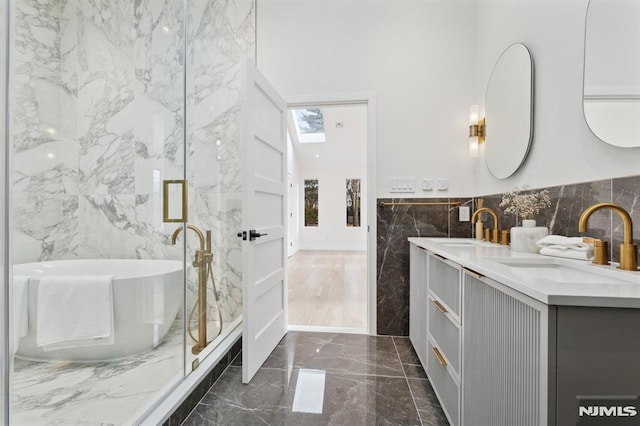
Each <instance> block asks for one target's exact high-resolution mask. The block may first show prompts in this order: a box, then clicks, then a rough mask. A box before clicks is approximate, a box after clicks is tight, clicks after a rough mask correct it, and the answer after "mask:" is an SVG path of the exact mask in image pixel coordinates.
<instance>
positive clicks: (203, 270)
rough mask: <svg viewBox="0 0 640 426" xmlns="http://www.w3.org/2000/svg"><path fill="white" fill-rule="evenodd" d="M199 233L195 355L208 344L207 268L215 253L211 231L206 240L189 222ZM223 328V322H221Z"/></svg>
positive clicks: (172, 241)
mask: <svg viewBox="0 0 640 426" xmlns="http://www.w3.org/2000/svg"><path fill="white" fill-rule="evenodd" d="M187 228H188V229H191V230H192V231H193V232H195V233H196V234H197V235H198V239H199V240H200V250H197V251H196V257H195V259H194V261H193V266H195V267H196V268H198V343H197V344H196V345H195V346H194V347H193V348H192V349H191V352H192V353H193V354H194V355H197V354H199V353H200V352H201V351H202V350H203V349H204V348H205V347H206V346H207V268H208V265H209V263H210V262H211V259H212V257H213V255H212V254H211V231H207V236H206V241H205V236H204V233H203V232H202V231H201V230H200V229H199V228H198V227H196V226H194V225H191V224H187ZM183 229H184V227H183V226H181V227H180V228H178V229H176V230H175V231H173V235H172V236H171V244H172V245H175V244H176V240H177V239H178V235H179V234H180V232H181V231H182V230H183ZM220 326H221V328H222V323H221V324H220Z"/></svg>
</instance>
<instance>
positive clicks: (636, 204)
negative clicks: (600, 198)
mask: <svg viewBox="0 0 640 426" xmlns="http://www.w3.org/2000/svg"><path fill="white" fill-rule="evenodd" d="M611 186H612V190H611V193H612V197H611V200H612V202H613V203H614V204H618V205H619V206H621V207H623V208H624V209H625V210H626V211H627V212H629V214H630V215H631V219H632V222H633V242H634V244H640V176H632V177H626V178H619V179H613V181H612V185H611ZM594 214H595V213H594ZM611 216H612V225H611V229H612V232H611V235H612V238H611V242H610V249H611V258H612V259H614V260H615V261H618V260H619V259H620V244H621V243H622V242H623V230H624V227H623V226H622V220H621V219H620V217H619V216H618V215H617V214H615V213H611Z"/></svg>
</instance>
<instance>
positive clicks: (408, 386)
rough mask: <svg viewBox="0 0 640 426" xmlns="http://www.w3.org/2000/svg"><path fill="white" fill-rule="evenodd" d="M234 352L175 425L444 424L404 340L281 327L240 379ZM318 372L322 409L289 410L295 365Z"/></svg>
mask: <svg viewBox="0 0 640 426" xmlns="http://www.w3.org/2000/svg"><path fill="white" fill-rule="evenodd" d="M241 358H242V356H241V355H239V356H238V357H237V358H236V360H235V361H234V362H233V363H232V365H231V366H229V368H228V369H227V370H226V371H225V372H224V373H223V374H222V376H220V378H219V379H218V381H217V382H216V383H215V384H214V385H213V387H212V388H211V389H210V390H209V392H208V393H207V394H206V395H205V396H204V398H203V399H202V400H201V401H200V403H199V404H198V405H197V406H196V408H195V409H194V410H193V412H191V414H190V415H189V417H188V418H187V419H186V420H185V422H184V423H183V425H187V426H195V425H198V426H199V425H225V426H226V425H242V426H245V425H274V426H275V425H296V426H297V425H349V426H356V425H363V426H364V425H367V426H368V425H448V424H449V423H448V422H447V420H446V418H445V415H444V413H443V411H442V408H441V407H440V404H439V403H438V400H437V398H436V396H435V394H434V393H433V389H432V388H431V385H430V384H429V380H428V379H427V378H426V375H425V372H424V370H423V369H422V366H421V365H420V361H419V360H418V358H417V356H416V354H415V352H414V350H413V347H412V346H411V343H410V342H409V338H407V337H391V336H364V335H355V334H336V333H310V332H289V333H288V334H287V335H286V336H285V337H284V338H283V339H282V341H280V343H279V344H278V346H277V347H276V349H275V350H274V351H273V353H272V354H271V355H270V356H269V358H268V359H267V361H266V362H265V364H264V365H263V367H262V368H261V369H260V370H259V371H258V373H257V374H256V375H255V376H254V378H253V379H252V380H251V383H249V384H248V385H243V384H242V366H241ZM307 369H309V370H323V371H325V382H324V401H323V404H322V410H321V411H322V412H321V413H319V414H315V413H303V412H297V411H293V409H292V407H293V401H294V395H295V392H296V384H297V379H298V375H299V374H300V371H301V370H307Z"/></svg>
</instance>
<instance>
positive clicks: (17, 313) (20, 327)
mask: <svg viewBox="0 0 640 426" xmlns="http://www.w3.org/2000/svg"><path fill="white" fill-rule="evenodd" d="M30 280H31V277H24V276H14V277H13V314H12V323H13V330H12V331H13V352H14V353H15V352H16V350H18V345H19V344H20V338H22V337H24V336H26V335H27V333H28V332H29V281H30Z"/></svg>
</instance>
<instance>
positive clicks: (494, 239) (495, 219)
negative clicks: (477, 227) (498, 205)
mask: <svg viewBox="0 0 640 426" xmlns="http://www.w3.org/2000/svg"><path fill="white" fill-rule="evenodd" d="M482 212H487V213H489V214H490V215H491V216H492V217H493V232H492V236H491V242H493V243H496V244H498V243H500V227H499V226H498V215H497V214H496V212H494V211H493V210H491V209H490V208H488V207H483V208H481V209H478V210H476V211H475V212H473V216H471V223H476V220H478V216H480V213H482Z"/></svg>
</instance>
